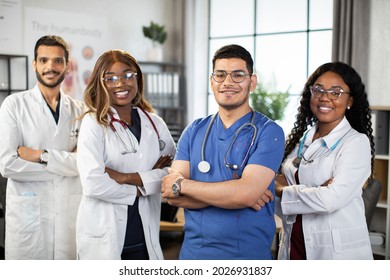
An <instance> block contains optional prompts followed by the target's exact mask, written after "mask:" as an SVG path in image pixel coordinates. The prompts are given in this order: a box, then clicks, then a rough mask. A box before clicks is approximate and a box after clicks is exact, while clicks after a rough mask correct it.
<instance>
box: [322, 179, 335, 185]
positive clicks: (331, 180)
mask: <svg viewBox="0 0 390 280" xmlns="http://www.w3.org/2000/svg"><path fill="white" fill-rule="evenodd" d="M332 183H333V178H330V179H329V180H328V181H326V182H325V183H322V184H321V187H327V186H328V185H330V184H332Z"/></svg>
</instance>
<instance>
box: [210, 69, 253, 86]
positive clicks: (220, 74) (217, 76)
mask: <svg viewBox="0 0 390 280" xmlns="http://www.w3.org/2000/svg"><path fill="white" fill-rule="evenodd" d="M228 75H230V78H231V79H232V80H233V82H235V83H241V82H242V81H244V80H245V77H246V76H252V74H248V73H245V72H244V71H242V70H235V71H232V72H226V71H222V70H217V71H214V72H213V73H211V76H212V77H213V80H214V81H216V82H217V83H223V82H224V81H225V80H226V77H227V76H228Z"/></svg>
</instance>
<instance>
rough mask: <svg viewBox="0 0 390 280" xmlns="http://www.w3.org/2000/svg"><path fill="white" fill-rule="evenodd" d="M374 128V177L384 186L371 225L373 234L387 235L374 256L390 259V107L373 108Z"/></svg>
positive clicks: (375, 250) (374, 250)
mask: <svg viewBox="0 0 390 280" xmlns="http://www.w3.org/2000/svg"><path fill="white" fill-rule="evenodd" d="M371 110H372V128H373V133H374V141H375V165H374V168H375V170H374V177H375V179H377V180H378V181H379V182H380V183H381V184H382V192H381V194H380V197H379V201H378V204H377V206H376V209H375V212H374V216H373V218H372V222H371V225H370V231H371V232H379V233H382V234H384V235H385V243H384V244H383V246H372V249H373V253H374V255H376V256H378V257H380V258H384V259H386V260H389V259H390V192H389V187H390V177H389V173H390V169H389V168H390V165H389V161H390V154H389V148H390V141H389V140H390V133H389V123H390V107H385V106H373V107H371Z"/></svg>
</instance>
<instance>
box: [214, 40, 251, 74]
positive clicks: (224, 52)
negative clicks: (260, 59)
mask: <svg viewBox="0 0 390 280" xmlns="http://www.w3.org/2000/svg"><path fill="white" fill-rule="evenodd" d="M223 58H240V59H242V60H244V61H245V63H246V68H247V70H248V72H249V74H253V59H252V56H251V54H250V53H249V52H248V51H247V50H246V49H245V48H244V47H242V46H240V45H234V44H232V45H226V46H223V47H222V48H220V49H218V50H217V51H216V52H215V54H214V57H213V69H214V67H215V61H216V60H217V59H223Z"/></svg>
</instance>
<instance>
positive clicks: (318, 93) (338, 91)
mask: <svg viewBox="0 0 390 280" xmlns="http://www.w3.org/2000/svg"><path fill="white" fill-rule="evenodd" d="M309 88H310V92H311V95H312V96H313V97H315V98H321V97H322V96H323V95H324V94H326V96H327V97H328V98H329V99H330V100H336V99H338V98H339V97H340V96H341V95H342V94H343V93H349V92H347V91H344V90H343V89H342V88H341V87H332V88H329V89H324V88H323V87H322V86H310V87H309Z"/></svg>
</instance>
